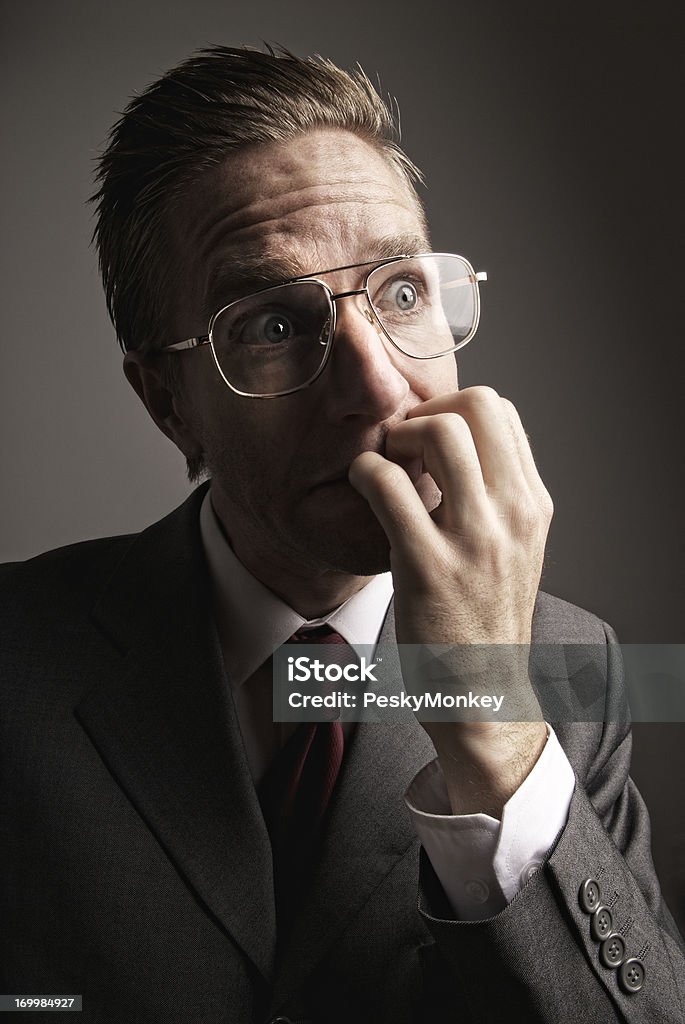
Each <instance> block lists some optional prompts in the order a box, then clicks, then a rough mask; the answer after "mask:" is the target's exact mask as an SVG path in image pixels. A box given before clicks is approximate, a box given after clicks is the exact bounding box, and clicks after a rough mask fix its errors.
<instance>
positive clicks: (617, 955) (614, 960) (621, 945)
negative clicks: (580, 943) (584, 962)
mask: <svg viewBox="0 0 685 1024" xmlns="http://www.w3.org/2000/svg"><path fill="white" fill-rule="evenodd" d="M625 955H626V944H625V941H624V938H623V936H622V935H619V934H618V932H615V933H614V934H613V935H610V936H609V937H608V938H606V939H605V940H604V942H603V943H602V945H601V946H600V947H599V959H600V960H601V962H602V963H603V964H604V966H605V967H618V965H619V964H620V963H622V962H623V958H624V957H625Z"/></svg>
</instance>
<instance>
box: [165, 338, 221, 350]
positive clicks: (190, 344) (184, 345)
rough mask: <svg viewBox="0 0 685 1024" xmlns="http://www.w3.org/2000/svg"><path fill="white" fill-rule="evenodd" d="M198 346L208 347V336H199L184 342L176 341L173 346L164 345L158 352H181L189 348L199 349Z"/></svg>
mask: <svg viewBox="0 0 685 1024" xmlns="http://www.w3.org/2000/svg"><path fill="white" fill-rule="evenodd" d="M200 345H209V335H208V334H200V335H199V336H198V337H197V338H187V339H186V340H185V341H177V342H175V344H173V345H165V346H164V347H163V348H161V349H160V350H159V351H160V352H183V351H185V350H186V349H189V348H199V347H200Z"/></svg>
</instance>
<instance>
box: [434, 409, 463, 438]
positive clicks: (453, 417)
mask: <svg viewBox="0 0 685 1024" xmlns="http://www.w3.org/2000/svg"><path fill="white" fill-rule="evenodd" d="M466 430H468V427H467V426H466V421H465V420H464V417H463V416H460V415H459V413H458V412H443V413H440V414H439V415H437V416H432V417H431V419H430V421H429V423H428V434H429V436H430V438H431V440H433V441H434V442H435V443H437V444H440V443H443V442H445V441H451V440H453V439H454V437H455V435H457V436H458V435H461V434H462V432H464V431H466Z"/></svg>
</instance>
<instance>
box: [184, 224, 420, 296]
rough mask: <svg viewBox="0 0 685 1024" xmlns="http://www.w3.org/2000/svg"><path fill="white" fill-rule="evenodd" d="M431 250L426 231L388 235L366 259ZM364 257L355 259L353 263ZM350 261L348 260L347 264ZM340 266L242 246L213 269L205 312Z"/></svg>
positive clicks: (286, 253)
mask: <svg viewBox="0 0 685 1024" xmlns="http://www.w3.org/2000/svg"><path fill="white" fill-rule="evenodd" d="M428 251H430V243H429V241H428V237H427V236H426V235H422V234H414V233H407V234H398V235H385V236H383V237H381V238H378V239H376V240H375V241H374V242H372V243H371V245H370V246H369V249H368V250H367V251H366V252H365V254H364V255H365V259H364V261H363V262H369V263H373V262H375V261H376V260H384V259H390V258H391V257H393V256H404V255H410V254H413V253H418V252H428ZM358 262H359V263H360V262H362V261H361V260H353V261H352V262H351V264H349V265H351V266H354V265H355V264H356V263H358ZM346 265H347V264H346ZM335 269H338V268H336V267H332V268H331V267H315V268H313V269H312V268H308V267H305V266H304V265H303V264H302V263H301V261H300V260H298V258H297V257H296V256H295V255H294V254H292V253H288V252H287V251H284V252H282V253H281V254H279V255H278V256H276V255H272V254H271V253H268V252H265V251H264V250H263V249H262V250H260V249H241V250H240V251H239V252H238V251H236V253H235V258H234V259H230V258H229V259H227V258H224V259H222V260H221V262H220V263H217V265H216V266H215V267H214V268H213V269H212V271H211V272H210V274H209V277H208V280H207V286H206V288H205V292H204V299H203V305H204V307H205V308H204V312H205V313H206V314H207V315H211V314H212V313H214V312H216V309H217V308H218V306H217V303H220V304H223V305H226V304H227V303H229V302H233V300H234V299H238V298H241V297H242V296H244V295H250V294H251V293H252V292H256V291H259V290H260V288H269V287H271V286H273V285H276V284H283V283H284V282H285V281H289V280H290V279H291V278H293V277H316V276H317V274H323V273H325V272H326V271H328V270H335Z"/></svg>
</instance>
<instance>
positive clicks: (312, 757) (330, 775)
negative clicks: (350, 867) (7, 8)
mask: <svg viewBox="0 0 685 1024" xmlns="http://www.w3.org/2000/svg"><path fill="white" fill-rule="evenodd" d="M288 642H289V643H300V644H335V645H338V646H339V647H340V651H339V652H337V651H336V652H335V653H336V657H333V658H329V659H328V660H329V661H335V662H336V663H340V664H343V663H344V664H346V663H348V662H349V661H350V660H352V659H353V658H354V652H353V650H352V648H351V647H349V646H348V645H347V643H346V642H345V640H343V638H342V637H341V636H340V634H339V633H336V632H334V631H333V630H332V629H331V628H330V627H329V626H321V627H319V628H317V629H312V630H303V631H300V632H298V633H295V635H294V636H293V637H292V638H291V639H290V640H289V641H288ZM331 653H333V652H331ZM342 758H343V729H342V724H341V722H340V721H339V720H336V721H325V722H302V723H301V724H300V725H299V726H298V727H297V728H296V729H295V731H294V733H293V734H292V735H291V736H290V737H289V739H288V741H287V743H286V744H285V746H284V747H283V749H282V750H281V752H280V753H279V754H277V756H276V757H275V759H274V760H273V762H272V763H271V765H270V766H269V768H268V770H267V772H266V774H265V776H264V778H263V779H262V781H261V783H260V784H259V787H258V792H259V800H260V803H261V806H262V813H263V814H264V820H265V821H266V825H267V828H268V830H269V835H270V837H271V847H272V851H273V864H274V889H275V896H276V915H277V920H278V930H279V944H280V943H282V941H283V939H284V937H285V935H286V933H287V931H288V929H289V926H290V924H291V923H292V919H293V917H294V916H295V913H296V911H297V909H298V906H299V904H300V903H301V901H302V898H303V896H304V894H305V891H306V884H307V881H308V879H309V878H310V877H311V872H312V870H313V868H314V866H315V862H316V855H317V853H318V851H319V847H320V841H321V836H322V832H323V823H324V818H325V815H326V810H327V808H328V804H329V802H330V799H331V796H332V794H333V789H334V787H335V783H336V780H337V778H338V773H339V771H340V766H341V764H342Z"/></svg>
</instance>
